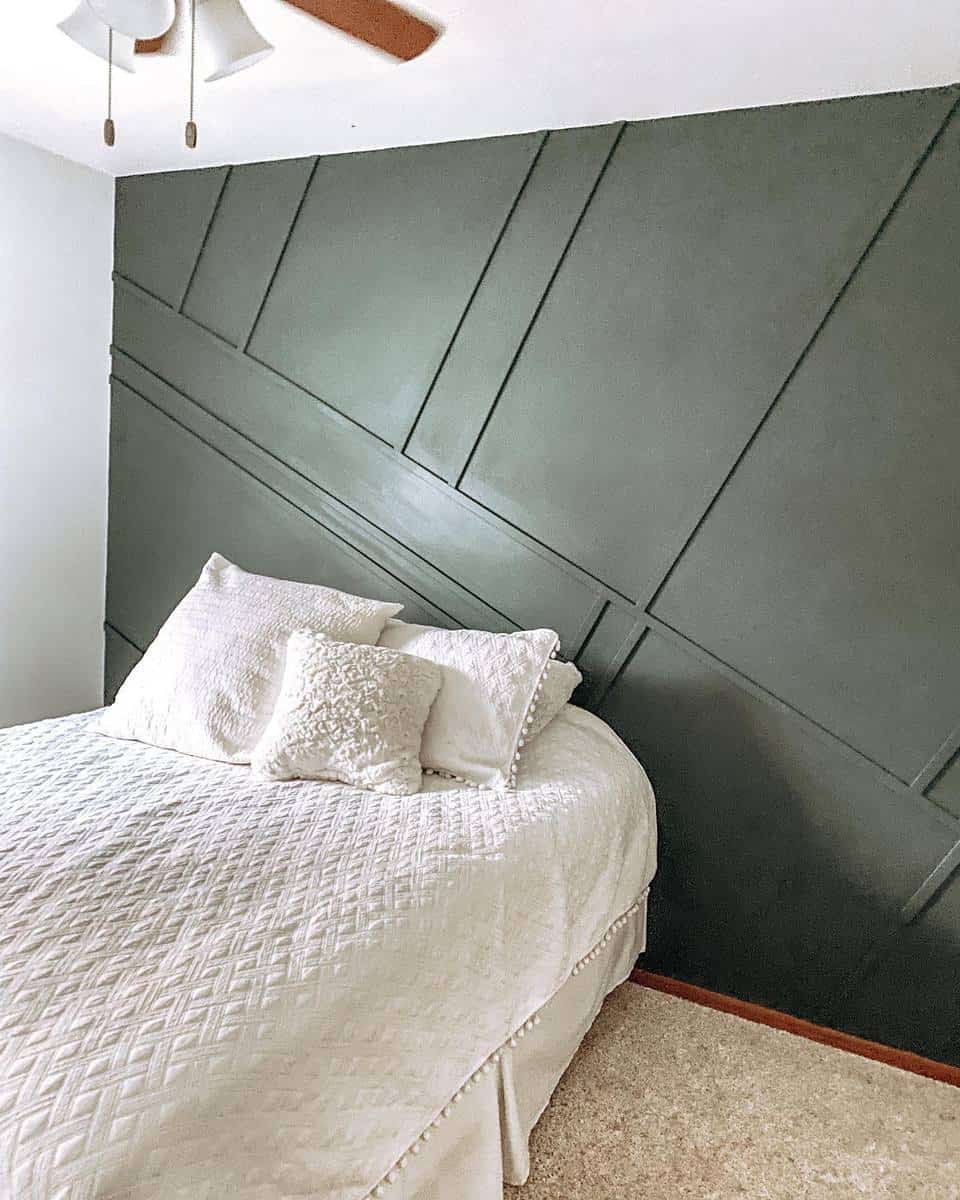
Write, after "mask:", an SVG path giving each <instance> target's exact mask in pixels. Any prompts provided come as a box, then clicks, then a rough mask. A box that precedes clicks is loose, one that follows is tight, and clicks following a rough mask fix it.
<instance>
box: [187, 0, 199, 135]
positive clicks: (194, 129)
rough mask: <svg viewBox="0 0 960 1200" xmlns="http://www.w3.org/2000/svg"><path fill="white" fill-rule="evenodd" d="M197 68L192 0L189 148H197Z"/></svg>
mask: <svg viewBox="0 0 960 1200" xmlns="http://www.w3.org/2000/svg"><path fill="white" fill-rule="evenodd" d="M196 70H197V0H190V119H189V120H188V121H187V128H186V130H185V140H186V143H187V149H188V150H196V148H197V123H196V121H194V119H193V98H194V82H195V77H196Z"/></svg>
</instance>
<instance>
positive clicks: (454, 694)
mask: <svg viewBox="0 0 960 1200" xmlns="http://www.w3.org/2000/svg"><path fill="white" fill-rule="evenodd" d="M557 642H558V638H557V635H556V634H555V633H554V632H553V630H552V629H535V630H531V631H527V632H522V633H485V632H484V631H482V630H479V629H438V628H435V627H434V626H432V625H407V624H405V623H404V622H403V621H388V622H387V624H386V625H385V626H384V630H383V633H381V635H380V645H381V646H389V647H390V648H391V649H393V650H402V651H403V652H404V653H405V654H416V655H417V656H418V657H420V658H427V659H429V660H430V661H431V662H434V663H436V664H437V666H438V667H440V668H441V670H442V671H443V686H442V687H441V688H440V695H439V696H438V697H437V699H436V702H435V703H434V706H433V708H432V709H431V711H430V716H429V718H428V719H427V725H426V728H425V729H424V731H423V744H422V745H421V747H420V759H421V761H422V763H423V765H424V767H425V768H426V769H428V770H434V771H442V772H445V773H446V774H449V775H454V776H455V777H456V778H458V779H463V780H466V781H467V782H468V783H476V784H479V785H480V786H481V787H491V788H503V787H508V786H513V784H515V783H516V774H517V763H518V758H519V753H520V750H521V748H522V747H523V745H524V743H525V741H526V739H527V737H529V735H530V734H529V731H530V728H531V723H532V716H531V713H532V710H533V706H534V704H535V702H536V700H537V698H538V697H539V695H540V692H541V689H542V686H543V685H542V678H543V673H544V670H545V668H546V665H547V663H548V662H549V660H550V656H551V655H552V654H555V653H556V649H557Z"/></svg>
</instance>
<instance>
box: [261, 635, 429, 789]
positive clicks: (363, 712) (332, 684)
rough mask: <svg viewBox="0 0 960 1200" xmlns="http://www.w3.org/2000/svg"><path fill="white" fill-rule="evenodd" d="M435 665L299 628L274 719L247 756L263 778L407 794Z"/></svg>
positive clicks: (417, 780)
mask: <svg viewBox="0 0 960 1200" xmlns="http://www.w3.org/2000/svg"><path fill="white" fill-rule="evenodd" d="M441 682H442V675H441V673H440V668H439V667H436V666H434V664H433V663H431V662H427V660H426V659H425V658H414V657H413V655H410V654H400V653H398V652H397V651H396V650H386V649H382V648H381V647H379V646H352V645H349V644H347V643H346V642H334V641H332V640H331V639H330V638H328V637H324V635H323V634H322V633H310V632H309V631H307V630H298V631H297V632H296V633H294V634H292V635H291V637H290V640H289V641H288V642H287V657H286V664H285V666H284V669H283V683H282V685H281V687H280V696H279V698H278V700H277V706H276V708H275V709H274V710H273V716H272V717H271V718H270V723H269V724H268V725H267V729H266V732H265V733H264V735H263V738H262V739H261V741H260V744H259V745H258V746H257V748H256V750H255V751H254V754H253V760H252V765H253V769H254V771H256V773H257V774H258V775H263V776H264V777H265V778H267V779H339V780H341V781H342V782H343V783H352V784H354V785H356V786H357V787H363V788H368V789H370V790H371V791H374V792H390V793H392V794H393V795H397V796H409V795H410V794H411V793H413V792H419V791H420V786H421V769H420V739H421V737H422V736H423V727H424V725H425V724H426V720H427V714H428V713H429V712H430V705H431V704H432V703H433V702H434V700H435V699H436V695H437V692H439V690H440V684H441Z"/></svg>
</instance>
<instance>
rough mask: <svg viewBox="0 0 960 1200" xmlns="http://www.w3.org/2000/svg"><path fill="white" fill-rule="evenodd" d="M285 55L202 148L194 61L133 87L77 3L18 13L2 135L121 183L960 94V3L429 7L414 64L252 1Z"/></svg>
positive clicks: (458, 1) (463, 2) (238, 83)
mask: <svg viewBox="0 0 960 1200" xmlns="http://www.w3.org/2000/svg"><path fill="white" fill-rule="evenodd" d="M245 2H246V7H247V10H248V12H249V13H250V16H251V17H252V18H253V20H254V22H255V23H256V24H257V26H258V27H259V29H260V31H261V32H262V33H263V34H264V36H266V37H267V38H268V39H269V40H270V41H272V42H273V43H274V44H275V45H276V47H277V51H276V53H275V54H273V55H271V56H270V58H268V59H267V60H265V61H264V62H262V63H260V64H259V65H258V66H256V67H254V68H252V69H250V70H249V71H245V72H243V73H241V74H238V75H234V76H232V77H230V78H228V79H225V80H221V81H219V82H217V83H213V84H201V85H200V91H199V100H198V114H197V120H198V124H199V127H200V146H199V148H198V150H196V151H194V152H190V151H188V150H187V149H186V148H185V147H184V145H183V123H184V120H185V118H186V113H185V107H186V91H187V80H186V75H185V63H184V62H183V61H181V60H179V59H176V58H163V59H153V60H145V61H144V62H143V64H142V66H141V67H140V68H139V70H138V73H137V74H136V75H135V76H130V75H126V74H124V73H123V72H119V71H118V72H116V73H115V83H114V117H115V119H116V123H117V145H116V147H115V148H114V149H113V150H112V151H111V150H107V149H106V147H104V146H103V144H102V142H101V133H100V130H101V125H102V121H103V117H104V115H105V113H104V107H105V102H106V64H104V63H102V62H101V61H100V60H99V59H96V58H93V57H92V56H91V55H89V54H87V53H86V52H84V51H83V50H81V49H79V48H78V47H77V46H75V45H74V44H73V43H72V42H71V41H69V39H67V38H66V37H65V36H64V35H63V34H62V33H60V32H59V31H58V30H57V28H56V24H57V22H58V21H59V20H61V19H62V18H63V17H64V16H65V15H66V14H67V13H68V12H70V11H72V9H73V8H74V6H75V3H76V0H7V2H6V3H5V4H4V5H3V10H4V11H3V36H2V38H0V130H2V131H3V132H6V133H9V134H11V135H13V136H14V137H19V138H22V139H24V140H26V141H29V142H34V143H36V144H37V145H40V146H44V147H46V148H47V149H49V150H53V151H55V152H56V153H58V154H62V155H65V156H66V157H67V158H71V159H74V160H76V161H78V162H83V163H87V164H89V165H90V166H93V167H97V168H99V169H100V170H103V171H106V172H108V173H110V174H113V175H126V174H130V173H134V172H139V171H159V170H167V169H171V168H186V167H195V166H205V165H208V164H212V163H222V162H255V161H257V160H259V159H268V158H286V157H292V156H298V155H306V154H318V153H319V154H329V153H336V152H339V151H345V150H358V149H371V148H375V147H382V146H402V145H409V144H413V143H420V142H437V141H447V140H451V139H456V138H472V137H483V136H488V135H494V134H502V133H514V132H519V131H523V130H530V129H544V128H559V127H563V126H573V125H590V124H599V123H604V122H608V121H616V120H619V119H622V118H644V117H659V116H666V115H673V114H678V113H689V112H706V111H713V110H717V109H724V108H741V107H745V106H751V105H763V104H777V103H781V102H786V101H797V100H811V99H819V98H824V97H829V96H849V95H856V94H863V93H870V92H885V91H895V90H900V89H907V88H919V87H927V86H931V85H936V84H944V83H951V82H954V81H956V80H958V79H960V3H958V0H713V2H710V0H699V2H698V0H648V2H647V3H637V2H636V0H419V3H418V6H419V7H421V8H424V9H427V10H428V13H429V15H431V16H432V17H434V18H435V19H438V20H439V21H440V22H441V23H442V24H443V25H444V26H445V27H446V33H445V35H444V37H443V38H441V39H440V41H439V42H437V44H436V45H435V46H434V47H433V48H432V49H431V50H430V51H428V52H427V53H426V54H425V55H424V56H423V57H422V58H420V59H418V60H416V61H414V62H412V63H406V64H403V65H396V64H394V63H393V62H392V61H391V60H389V59H386V58H384V57H383V56H381V55H379V54H377V53H376V52H374V51H371V50H368V49H367V48H365V47H363V46H360V45H357V44H356V43H355V42H353V41H351V40H349V39H347V38H345V37H343V36H341V35H340V34H337V33H335V32H334V31H332V30H330V29H328V28H327V27H326V26H324V25H320V24H318V23H317V22H315V21H312V20H311V19H310V18H309V17H306V16H304V14H302V13H300V12H299V11H297V10H295V9H293V8H291V7H290V6H289V5H287V4H286V3H284V2H283V0H245Z"/></svg>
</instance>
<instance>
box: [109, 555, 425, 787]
mask: <svg viewBox="0 0 960 1200" xmlns="http://www.w3.org/2000/svg"><path fill="white" fill-rule="evenodd" d="M402 607H403V605H401V604H384V603H382V602H381V601H379V600H364V599H362V598H361V597H359V596H350V595H348V594H347V593H346V592H338V591H336V590H334V589H333V588H325V587H319V586H317V585H315V584H309V583H293V582H290V581H289V580H285V579H271V578H269V577H268V576H266V575H250V574H248V573H247V572H246V571H242V570H241V569H240V568H239V567H235V566H234V565H233V564H232V563H229V562H227V560H226V559H225V558H223V557H221V555H219V554H214V555H212V556H211V557H210V561H209V562H208V563H207V565H206V566H205V567H204V568H203V571H202V572H201V574H200V578H199V579H198V580H197V582H196V584H195V585H194V586H193V588H192V589H191V590H190V591H189V592H188V593H187V594H186V596H185V597H184V598H183V600H181V601H180V603H179V604H178V605H177V607H176V608H175V609H174V610H173V612H172V613H171V614H170V616H169V617H168V618H167V620H166V622H165V623H164V625H163V627H162V628H161V630H160V632H159V633H158V634H157V636H156V638H154V640H153V642H152V643H151V644H150V646H149V647H148V648H147V652H146V654H144V656H143V658H141V659H140V661H139V662H138V663H137V665H136V666H135V667H134V668H133V670H132V671H131V672H130V674H129V676H128V677H127V679H126V680H125V682H124V684H123V686H122V687H121V688H120V690H119V692H118V693H117V697H116V700H115V701H114V703H113V704H112V705H111V706H110V708H108V709H107V710H106V711H105V712H104V714H103V716H102V717H101V718H100V720H99V722H98V726H97V727H98V728H99V730H100V732H101V733H106V734H109V735H110V736H111V737H118V738H130V739H133V740H134V741H138V742H149V743H151V744H152V745H154V746H164V747H166V748H167V749H169V750H179V751H181V752H182V753H183V754H195V755H197V756H198V757H199V758H213V759H219V760H221V761H223V762H233V763H246V762H249V761H250V755H251V754H252V752H253V749H254V747H255V746H256V745H257V742H259V740H260V738H261V736H262V735H263V731H264V729H265V728H266V725H267V721H268V720H269V718H270V714H271V712H272V711H273V706H274V703H275V701H276V697H277V693H278V691H279V689H280V677H281V671H282V666H283V652H284V649H285V647H286V644H287V639H288V637H289V636H290V634H291V633H292V631H293V630H295V629H300V628H309V629H313V630H315V631H317V632H322V633H328V634H329V635H330V636H331V637H334V638H338V639H339V640H341V641H344V642H361V643H367V644H371V643H373V642H376V640H377V637H378V636H379V634H380V630H381V629H382V628H383V623H384V621H386V619H387V618H388V617H390V616H392V615H393V614H394V613H397V612H399V611H400V609H401V608H402Z"/></svg>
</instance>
